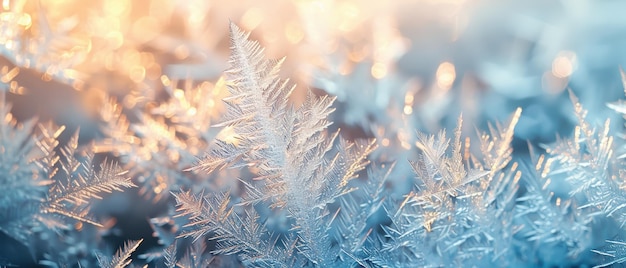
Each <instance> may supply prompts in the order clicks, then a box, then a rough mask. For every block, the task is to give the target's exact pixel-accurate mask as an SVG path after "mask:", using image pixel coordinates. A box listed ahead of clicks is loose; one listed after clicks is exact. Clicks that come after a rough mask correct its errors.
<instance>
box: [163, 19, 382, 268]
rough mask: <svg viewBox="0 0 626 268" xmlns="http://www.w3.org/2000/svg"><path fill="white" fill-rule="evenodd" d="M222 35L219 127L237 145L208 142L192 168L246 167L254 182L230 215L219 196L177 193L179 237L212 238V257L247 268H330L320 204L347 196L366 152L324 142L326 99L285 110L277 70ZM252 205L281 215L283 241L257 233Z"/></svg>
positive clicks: (331, 246)
mask: <svg viewBox="0 0 626 268" xmlns="http://www.w3.org/2000/svg"><path fill="white" fill-rule="evenodd" d="M230 27H231V28H230V30H231V50H232V55H231V57H230V64H231V68H230V69H229V70H228V71H227V83H228V88H229V90H230V92H231V94H232V96H230V97H229V98H227V99H226V100H225V102H226V105H227V111H226V121H224V122H223V123H222V124H221V125H224V126H230V127H232V128H233V131H234V133H235V135H236V137H235V138H234V139H230V140H229V141H223V140H217V141H216V143H215V144H214V147H213V148H212V149H211V150H210V151H209V152H208V154H207V155H206V156H205V157H204V159H203V160H201V161H200V163H199V164H198V165H197V167H196V168H197V169H202V170H206V171H208V172H212V171H214V170H217V169H220V168H223V167H243V166H248V167H250V169H251V170H253V171H254V172H255V174H256V175H255V178H254V181H244V180H242V183H243V184H244V185H245V186H246V187H245V188H246V193H245V194H244V197H243V198H242V200H239V201H238V202H236V204H234V205H233V202H231V200H230V194H228V193H226V194H210V195H203V194H200V195H195V194H192V193H190V192H181V193H176V194H175V197H176V201H177V203H178V206H179V208H178V211H179V215H180V216H184V215H187V216H189V218H190V220H191V223H190V224H188V226H186V228H187V231H185V232H184V233H183V236H193V237H194V238H195V239H200V238H202V237H204V236H205V235H207V234H212V235H214V236H213V238H214V239H215V240H217V243H218V245H217V249H216V250H215V251H214V253H221V254H235V253H237V254H239V256H240V257H241V258H242V260H243V262H244V263H245V264H248V265H254V266H257V265H258V266H280V267H294V266H311V265H317V266H321V267H331V266H336V265H337V264H338V263H337V262H339V261H342V259H341V258H340V255H341V251H340V249H339V248H337V247H336V244H337V242H336V241H334V240H333V239H334V238H332V237H330V236H329V232H328V230H329V228H330V225H331V222H332V220H333V218H334V217H333V215H334V213H333V212H332V211H331V210H330V208H329V206H328V204H330V203H333V202H335V200H336V198H337V197H339V196H342V195H344V194H346V193H348V192H350V191H351V189H350V188H349V187H348V182H349V181H350V180H351V179H353V178H355V177H356V173H357V172H359V171H361V170H362V169H363V168H364V167H365V165H367V163H368V161H367V160H366V157H367V155H368V154H369V153H370V152H371V151H372V150H373V142H369V141H368V142H361V141H359V142H356V143H352V142H348V141H345V140H343V139H340V140H339V141H338V142H336V141H335V139H336V138H337V136H338V135H337V133H335V134H333V135H330V136H329V135H327V134H326V132H325V129H326V127H327V126H328V125H329V124H330V123H329V122H328V121H326V118H327V116H328V114H329V113H330V112H331V111H332V109H330V105H331V104H332V102H333V99H332V98H329V97H321V98H317V97H315V96H313V95H312V94H309V95H308V96H307V99H306V101H305V103H304V104H303V105H302V106H301V107H299V108H298V109H295V108H293V107H291V106H289V105H288V98H289V95H290V93H291V91H292V89H293V87H291V86H289V83H288V81H287V80H282V79H280V78H279V77H278V75H277V73H278V71H279V68H280V65H281V63H282V60H278V61H275V60H267V59H265V58H264V56H263V51H262V49H261V48H260V46H259V44H258V43H257V42H252V41H248V40H247V37H248V35H247V34H245V33H243V32H242V31H241V30H240V29H239V28H238V27H237V26H235V25H234V24H231V26H230ZM260 203H262V204H263V205H266V206H269V207H271V208H272V209H274V210H275V211H282V212H284V213H285V214H286V215H287V216H286V217H287V219H286V220H287V221H288V222H289V225H290V226H289V228H288V231H287V232H286V233H284V234H282V235H281V234H278V233H275V232H273V231H272V230H269V229H268V228H267V226H265V225H264V223H263V221H261V220H260V216H259V213H258V212H257V211H256V210H255V208H256V207H257V206H256V205H257V204H260ZM350 261H352V260H350Z"/></svg>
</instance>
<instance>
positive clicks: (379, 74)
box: [371, 62, 387, 79]
mask: <svg viewBox="0 0 626 268" xmlns="http://www.w3.org/2000/svg"><path fill="white" fill-rule="evenodd" d="M371 72H372V76H373V77H374V78H376V79H381V78H383V77H385V76H386V75H387V66H386V65H385V64H383V63H381V62H377V63H374V65H372V71H371Z"/></svg>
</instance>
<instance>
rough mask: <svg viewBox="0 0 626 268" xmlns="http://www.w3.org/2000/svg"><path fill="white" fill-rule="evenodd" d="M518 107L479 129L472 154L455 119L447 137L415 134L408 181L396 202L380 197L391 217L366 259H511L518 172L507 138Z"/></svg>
mask: <svg viewBox="0 0 626 268" xmlns="http://www.w3.org/2000/svg"><path fill="white" fill-rule="evenodd" d="M520 114H521V109H518V110H517V111H516V112H515V114H514V115H513V116H512V118H511V119H510V121H509V124H508V125H506V126H504V127H503V126H500V125H497V126H496V127H491V128H490V133H484V134H482V135H480V146H479V147H480V152H481V155H479V156H472V155H471V154H469V148H465V149H466V150H464V148H463V144H464V143H463V142H462V141H461V132H460V128H461V120H460V119H459V123H458V128H457V130H456V132H455V135H454V139H453V140H452V141H450V140H449V139H447V138H446V134H445V132H444V131H441V132H440V133H439V134H438V135H436V136H427V135H424V134H420V135H418V136H419V138H418V147H419V149H420V153H419V154H418V157H417V160H416V161H411V167H412V168H413V171H414V173H415V175H416V178H415V182H414V188H413V189H412V191H411V192H410V193H409V194H407V195H406V197H405V199H404V201H402V202H400V203H399V204H398V203H397V202H395V201H393V200H388V201H387V202H384V206H385V210H386V212H387V214H388V215H389V217H390V219H391V224H389V225H386V226H383V230H384V235H382V236H378V237H376V236H373V238H372V239H376V240H375V241H373V242H372V243H370V246H371V247H370V248H368V249H367V252H368V255H369V256H366V259H368V260H369V261H370V262H371V263H374V264H376V265H379V266H382V267H413V266H415V265H420V266H429V267H430V266H442V265H443V266H456V265H476V266H485V265H489V266H502V265H503V264H504V265H507V264H511V263H509V262H510V261H511V260H512V259H514V258H511V256H514V252H513V248H512V241H513V236H514V234H515V226H514V225H513V213H512V212H511V211H512V208H513V206H514V205H515V202H516V199H515V198H516V194H517V190H518V181H519V180H520V176H521V173H520V171H518V170H517V166H518V165H517V163H513V164H509V162H510V161H511V153H512V148H511V147H510V142H511V140H512V139H513V130H514V128H515V125H516V123H517V121H518V119H519V116H520ZM465 144H466V145H469V143H465ZM450 145H451V149H450V148H449V147H450ZM370 179H372V178H370ZM374 179H375V178H374Z"/></svg>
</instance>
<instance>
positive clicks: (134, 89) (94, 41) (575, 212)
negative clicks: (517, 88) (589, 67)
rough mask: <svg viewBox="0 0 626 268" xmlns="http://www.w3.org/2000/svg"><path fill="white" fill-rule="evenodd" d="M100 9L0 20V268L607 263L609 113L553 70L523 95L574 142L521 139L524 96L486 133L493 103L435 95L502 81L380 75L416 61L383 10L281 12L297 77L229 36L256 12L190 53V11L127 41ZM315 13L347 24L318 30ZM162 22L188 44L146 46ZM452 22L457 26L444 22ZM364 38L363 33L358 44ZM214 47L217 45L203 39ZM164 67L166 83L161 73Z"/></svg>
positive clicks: (119, 7)
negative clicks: (537, 90) (221, 54)
mask: <svg viewBox="0 0 626 268" xmlns="http://www.w3.org/2000/svg"><path fill="white" fill-rule="evenodd" d="M44 2H45V3H44ZM61 2H62V1H61ZM102 2H103V3H101V4H102V5H103V7H104V8H102V10H99V9H97V8H92V6H90V5H88V4H85V7H84V8H85V10H88V11H89V12H88V13H89V15H86V16H83V15H80V16H79V15H77V16H76V17H70V18H64V16H65V15H66V14H64V13H63V12H64V9H59V10H60V11H59V12H56V13H55V12H50V13H47V12H44V11H46V10H45V9H44V8H42V7H43V6H46V7H48V8H49V9H53V8H54V7H59V6H58V5H59V3H56V2H54V3H52V2H51V3H48V1H43V2H42V1H40V3H37V4H33V3H29V2H28V1H3V2H2V8H3V12H2V13H0V29H2V30H3V31H2V33H0V41H2V42H0V43H1V44H0V48H1V49H0V53H1V54H2V55H3V57H2V60H0V185H1V186H2V194H0V267H13V266H18V267H34V266H37V267H115V268H121V267H170V268H174V267H609V266H619V265H622V264H624V263H626V231H625V230H626V171H625V168H626V162H624V161H625V160H624V159H626V140H625V139H626V135H624V133H623V129H624V119H625V118H626V102H625V101H623V100H618V101H614V102H610V103H607V104H606V107H604V108H606V110H611V113H610V114H609V113H607V114H601V113H597V112H596V111H597V110H599V108H598V107H592V108H588V107H587V106H586V105H585V106H583V103H585V97H584V96H581V94H579V93H580V91H579V90H577V89H576V88H573V89H568V90H566V89H565V84H567V82H568V80H567V79H569V78H568V77H569V76H570V75H571V74H572V71H573V69H574V68H575V67H576V66H575V65H576V60H577V58H576V55H575V54H573V53H571V52H567V51H566V52H562V53H560V54H558V55H557V59H556V60H554V62H552V63H551V64H552V66H551V67H552V72H550V73H545V74H544V75H543V76H542V81H544V82H545V84H546V85H545V87H546V88H548V89H549V90H551V92H552V93H550V94H552V95H546V96H544V97H545V99H543V100H541V101H544V102H545V103H544V104H545V106H550V105H556V104H558V105H561V103H559V100H557V99H559V98H561V99H562V98H566V95H567V96H568V97H569V102H566V104H565V105H564V106H567V107H569V108H563V109H561V108H559V109H560V110H558V111H557V112H556V113H555V114H557V116H563V117H564V118H563V119H564V120H563V121H564V122H566V123H563V124H564V125H567V124H568V122H569V123H571V126H570V127H571V128H572V131H571V133H570V132H568V131H561V132H559V133H556V131H552V130H553V129H552V128H550V127H549V126H546V129H545V130H544V129H541V130H539V132H541V134H540V135H539V136H540V137H532V135H531V134H529V131H527V129H528V128H542V127H543V125H542V124H543V123H545V121H546V120H545V118H542V116H544V115H543V114H542V111H538V108H537V107H536V106H533V105H527V104H524V101H526V100H528V99H531V98H533V96H530V95H524V96H521V97H520V96H517V95H516V97H515V96H514V97H512V98H518V99H523V100H524V101H521V102H511V103H514V104H515V105H509V106H511V107H508V108H507V109H506V110H507V113H509V114H508V115H505V114H504V113H503V114H501V115H499V116H497V119H498V120H499V121H498V120H489V121H490V122H487V121H488V120H480V118H479V114H480V113H481V112H484V113H487V114H488V113H491V110H488V109H487V108H484V110H486V111H480V110H478V108H476V106H478V105H473V104H472V102H475V101H476V100H477V99H478V98H484V99H486V101H485V100H482V101H483V102H485V103H490V104H491V103H496V100H497V99H498V98H499V97H498V96H495V97H494V96H493V95H489V94H487V93H484V92H478V91H471V92H469V93H468V91H454V88H455V86H463V87H465V86H467V84H472V83H474V84H481V83H483V82H484V83H489V84H490V85H491V86H493V87H494V90H495V91H498V90H499V91H498V92H500V93H501V95H507V94H509V95H515V94H517V93H512V92H510V91H507V89H506V88H507V85H509V84H508V83H510V81H505V82H502V81H500V80H497V79H494V78H493V76H488V75H486V74H489V73H493V72H496V73H498V72H499V74H500V75H497V77H507V76H506V75H505V74H504V73H505V72H508V71H509V70H508V69H506V68H505V69H502V70H494V69H498V68H496V67H494V66H489V64H486V65H485V66H469V67H468V66H466V67H465V68H474V69H476V70H481V73H480V74H479V75H477V77H478V78H480V79H482V81H471V79H470V78H464V79H463V81H461V82H458V83H457V82H455V81H457V79H456V77H457V72H459V77H460V75H461V73H462V72H469V71H467V70H463V69H462V68H464V67H463V66H456V67H455V65H453V64H452V63H450V62H448V61H444V62H442V63H441V64H439V67H438V68H437V71H436V73H435V74H434V75H435V80H436V81H417V80H415V79H409V78H407V77H404V75H405V74H403V73H401V72H394V71H395V69H394V68H396V67H397V66H395V65H394V64H396V63H397V62H398V60H399V55H400V54H402V53H404V52H405V51H406V50H407V47H408V44H409V43H411V42H414V44H413V45H414V46H417V47H419V46H420V45H424V44H422V43H420V42H423V40H418V39H414V40H406V39H403V38H402V37H401V36H400V34H399V33H398V32H394V31H391V30H390V29H392V28H395V26H394V23H395V22H394V21H393V20H391V19H390V14H391V13H392V11H390V10H391V9H390V8H389V6H390V5H387V4H378V5H375V6H372V7H371V8H370V9H372V10H370V12H369V13H365V14H361V15H368V16H369V17H368V18H369V20H363V21H361V22H360V23H361V24H354V20H348V19H345V17H346V16H347V15H346V14H348V15H349V14H352V13H354V12H356V11H354V9H355V8H356V7H355V6H353V5H351V2H350V1H338V3H331V2H332V1H301V2H299V3H298V5H297V7H296V9H297V10H298V12H299V14H300V15H302V16H303V20H305V21H306V22H308V23H309V24H303V25H300V24H297V23H293V21H291V22H290V23H289V24H288V25H287V26H286V28H285V29H286V35H285V38H286V39H287V41H288V42H292V43H297V42H299V41H300V40H302V39H303V38H304V36H305V34H306V37H307V38H309V39H310V40H309V41H308V42H310V44H313V45H314V48H311V51H309V53H307V52H305V51H298V52H295V53H292V54H296V55H293V56H296V57H297V58H296V59H298V60H301V59H305V58H306V59H308V60H306V61H305V62H303V63H302V65H303V66H304V67H303V66H298V68H295V67H294V63H293V62H288V61H287V60H286V58H284V57H283V58H279V59H271V57H268V56H267V55H268V54H272V55H276V54H281V55H284V54H285V53H276V51H273V52H272V53H269V51H266V50H265V49H264V48H263V47H262V46H261V45H260V42H257V41H255V40H254V39H257V38H255V37H251V36H250V35H251V33H250V32H247V31H246V30H243V29H253V28H255V27H256V26H254V27H251V26H250V25H255V23H256V24H258V20H259V19H258V17H259V16H260V15H259V14H260V12H261V11H260V10H263V8H259V9H258V10H256V9H255V10H253V11H254V12H252V11H248V12H246V13H245V16H243V19H242V20H241V23H234V22H230V24H229V26H228V27H224V29H220V30H219V31H212V33H215V35H209V34H207V36H206V37H205V36H203V35H193V33H198V32H203V33H206V32H208V30H207V29H204V28H202V27H200V26H199V25H204V24H203V23H206V22H207V20H208V19H207V18H206V17H204V16H203V15H202V16H201V14H200V13H202V12H205V11H207V10H211V5H209V4H206V3H204V1H189V3H188V5H187V4H180V3H177V4H171V3H170V4H169V5H165V4H164V3H165V2H167V1H148V2H150V3H151V7H150V10H151V11H149V12H147V13H149V14H143V13H142V14H139V15H138V16H139V17H140V19H138V20H137V21H135V22H133V23H130V24H126V23H125V22H127V21H131V20H132V19H131V17H132V16H134V15H136V14H134V15H133V14H131V13H130V12H129V10H130V9H129V8H128V5H131V4H129V3H126V2H124V1H102ZM119 2H123V3H119ZM157 2H158V3H157ZM268 2H271V3H269V4H268V6H272V7H274V6H276V7H280V6H281V5H279V4H278V3H274V2H273V1H268ZM455 6H456V4H450V6H449V7H455ZM157 7H163V8H164V9H163V10H166V11H167V12H165V11H164V13H167V14H161V13H160V12H156V13H159V15H155V14H154V13H155V11H154V10H156V9H157ZM81 8H82V7H81ZM266 8H267V7H266ZM377 8H379V9H380V10H375V9H377ZM70 9H72V8H70ZM76 9H77V10H78V9H80V8H79V7H76ZM196 9H197V10H196ZM33 10H37V11H38V12H40V13H41V14H39V15H37V16H35V15H34V14H35V13H34V12H33ZM328 10H333V12H338V13H341V12H343V11H345V10H347V11H350V12H344V13H341V14H340V15H338V16H336V17H338V18H341V19H336V20H335V21H333V20H324V16H329V15H328V14H326V13H325V11H328ZM135 11H137V10H135ZM357 11H358V10H357ZM360 11H361V12H365V11H363V10H360ZM138 12H139V11H138ZM255 12H256V13H255ZM572 12H574V11H572ZM215 13H216V14H218V13H219V12H215ZM261 13H262V12H261ZM574 13H575V12H574ZM577 14H578V13H577ZM570 15H571V14H570ZM578 15H580V14H578ZM177 16H188V17H189V20H185V21H186V24H185V25H182V26H180V25H179V26H176V27H182V29H185V30H187V31H189V32H185V33H179V32H176V31H177V30H178V28H175V26H171V27H172V29H169V28H167V27H166V26H165V25H166V24H165V23H164V21H167V20H169V19H170V18H174V17H177ZM453 16H454V17H455V18H456V19H457V20H458V21H459V22H458V23H461V22H460V21H462V20H461V18H462V17H461V16H460V11H455V12H454V14H453ZM572 16H573V15H572ZM219 19H222V18H219ZM223 19H224V22H226V21H228V20H227V19H226V18H223ZM317 19H319V20H320V25H318V26H317V27H315V26H313V25H311V21H314V20H317ZM326 19H327V18H326ZM79 22H85V23H84V24H82V23H79ZM192 22H193V23H192ZM368 23H369V24H372V25H369V26H371V28H373V29H374V30H375V31H374V33H373V34H372V35H371V36H369V35H365V36H367V37H363V36H364V35H359V34H362V33H360V30H359V26H363V25H365V24H368ZM335 24H336V25H335ZM128 25H132V26H128ZM239 25H243V26H244V27H242V28H240V26H239ZM466 26H467V25H466ZM334 27H336V28H337V29H334ZM467 27H470V28H471V27H473V26H472V25H470V26H467ZM213 30H214V29H213ZM335 30H337V31H335ZM224 32H228V33H227V34H225V35H227V36H229V38H228V40H220V39H219V38H218V37H217V36H220V35H218V34H217V33H224ZM468 32H469V33H468V34H471V31H469V30H468ZM525 32H526V33H527V34H529V35H530V34H531V33H532V32H533V31H532V29H525ZM165 33H167V34H165ZM518 33H519V32H518ZM185 34H189V35H193V36H182V35H185ZM266 34H267V32H265V33H263V35H262V37H261V38H262V39H266V40H265V41H267V40H269V39H277V38H279V37H276V36H272V35H269V34H267V35H266ZM34 36H37V37H38V38H34ZM181 36H182V37H181ZM280 38H282V37H280ZM455 38H458V36H456V37H455ZM326 39H329V40H326ZM363 39H366V41H367V42H369V43H368V44H369V45H363V47H360V43H361V42H364V40H363ZM370 39H371V40H370ZM187 42H189V43H187ZM367 42H366V43H367ZM221 43H228V44H229V50H228V51H229V54H230V57H229V58H228V61H227V66H223V67H224V68H222V69H225V71H224V72H223V73H221V72H220V71H216V70H214V69H219V70H221V69H220V68H221V67H222V66H219V68H214V69H213V70H212V69H210V66H209V65H207V64H206V62H211V61H219V60H216V59H217V58H218V56H217V55H210V53H208V54H207V53H206V51H205V50H204V49H201V48H198V47H197V44H201V45H202V46H204V47H210V48H211V49H214V48H217V47H219V45H220V44H221ZM269 43H271V42H269ZM267 49H269V50H277V51H281V49H283V47H272V46H267ZM291 52H293V51H290V53H291ZM170 53H171V54H170ZM155 55H158V56H155ZM289 56H292V55H289ZM535 56H536V55H535ZM172 58H175V59H177V60H179V61H177V62H179V64H178V63H177V64H166V63H165V62H167V61H168V60H171V59H172ZM424 58H425V59H424V60H425V61H426V60H428V57H424ZM191 59H201V60H200V62H194V61H193V60H191ZM342 59H343V60H344V61H342ZM533 60H534V62H538V63H537V64H540V63H541V62H542V60H541V59H540V57H536V58H534V59H533ZM583 60H585V59H584V58H583V57H581V61H583ZM204 61H206V62H204ZM398 64H400V63H398ZM189 66H192V67H193V68H188V67H189ZM581 66H582V64H581ZM212 67H215V66H212ZM580 68H583V67H580ZM197 69H207V70H205V71H206V72H203V73H202V74H199V73H195V72H193V71H196V70H197ZM292 69H293V70H292ZM296 69H297V70H299V71H301V70H307V71H310V72H311V74H308V75H305V76H306V77H304V78H303V77H299V76H298V75H301V74H299V73H298V72H299V71H297V70H296ZM294 70H296V71H294ZM527 71H529V72H530V70H527ZM614 71H616V72H617V71H619V67H618V66H617V65H616V66H615V68H614ZM220 73H221V74H220ZM96 74H97V75H96ZM216 74H217V76H219V77H217V78H215V77H214V76H215V75H216ZM364 74H366V75H365V76H366V78H364V77H363V75H364ZM481 75H483V76H484V77H480V76H481ZM207 76H208V77H211V78H210V79H209V78H207ZM285 77H292V78H293V81H292V80H290V79H287V78H285ZM464 77H471V75H467V74H466V75H465V76H464ZM213 78H215V79H213ZM480 79H477V80H480ZM572 79H573V78H572ZM33 81H35V82H33ZM622 81H624V83H626V75H624V74H623V72H622ZM296 82H298V83H299V85H298V83H296ZM571 82H572V83H574V84H575V82H577V81H576V80H572V81H571ZM429 83H430V84H432V88H431V89H429V90H427V89H424V87H425V86H424V85H426V84H429ZM460 83H462V85H457V84H460ZM616 83H617V82H616ZM47 86H51V87H61V88H63V90H66V91H63V90H62V91H59V92H61V94H62V96H61V97H60V98H67V99H66V100H65V101H64V102H59V103H57V104H56V105H57V106H59V107H56V109H51V110H48V109H47V108H45V107H47V106H46V105H52V104H50V103H48V102H51V103H54V99H55V98H52V96H51V95H46V94H49V93H45V92H43V93H42V92H39V89H38V88H40V87H47ZM307 86H311V88H307ZM623 86H624V88H625V89H626V84H624V85H623ZM101 87H105V88H107V90H99V88H101ZM68 92H73V93H68ZM76 92H78V93H76ZM453 92H456V93H459V95H460V96H453V95H454V94H453ZM522 93H523V94H531V93H528V92H521V93H519V94H522ZM481 94H482V95H481ZM31 95H36V96H43V97H44V100H43V103H46V105H41V107H39V106H36V105H33V107H30V109H31V110H37V111H35V112H33V111H31V110H29V109H27V108H29V107H25V106H28V105H27V103H30V102H33V103H37V104H41V103H42V100H35V99H34V98H31V97H29V96H31ZM531 95H532V94H531ZM583 95H584V94H583ZM68 96H73V97H68ZM75 96H79V98H81V99H72V98H74V97H75ZM555 96H557V97H555ZM45 97H50V98H49V99H46V98H45ZM579 98H580V99H579ZM460 99H464V100H460ZM74 102H76V103H80V104H75V103H74ZM511 103H509V104H511ZM456 104H459V105H456ZM517 104H519V106H523V107H524V108H523V109H522V108H517V107H516V106H517ZM585 104H586V103H585ZM66 105H67V106H68V107H61V106H66ZM74 105H78V106H80V107H78V106H76V107H74ZM493 105H494V106H495V105H501V104H493ZM83 106H84V107H83ZM34 107H36V108H34ZM42 107H43V108H42ZM555 109H556V108H555ZM592 109H593V110H592ZM57 110H59V111H57ZM500 110H502V109H500ZM68 111H69V112H68ZM73 111H80V112H76V113H73ZM461 111H463V112H461ZM544 112H545V111H544ZM55 113H67V114H55ZM33 115H37V116H33ZM620 116H622V117H621V118H620ZM507 117H508V119H506V118H507ZM599 118H600V119H601V120H598V119H599ZM564 128H565V127H564ZM472 130H473V131H472ZM542 131H543V132H549V133H548V134H549V135H551V137H548V138H546V135H547V134H545V133H543V132H542ZM553 132H554V133H553Z"/></svg>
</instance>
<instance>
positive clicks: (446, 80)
mask: <svg viewBox="0 0 626 268" xmlns="http://www.w3.org/2000/svg"><path fill="white" fill-rule="evenodd" d="M436 78H437V85H438V86H439V88H441V89H442V90H444V91H447V90H449V89H450V88H452V85H453V84H454V80H455V79H456V70H455V68H454V64H452V63H450V62H447V61H445V62H442V63H441V64H440V65H439V68H437V74H436Z"/></svg>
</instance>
